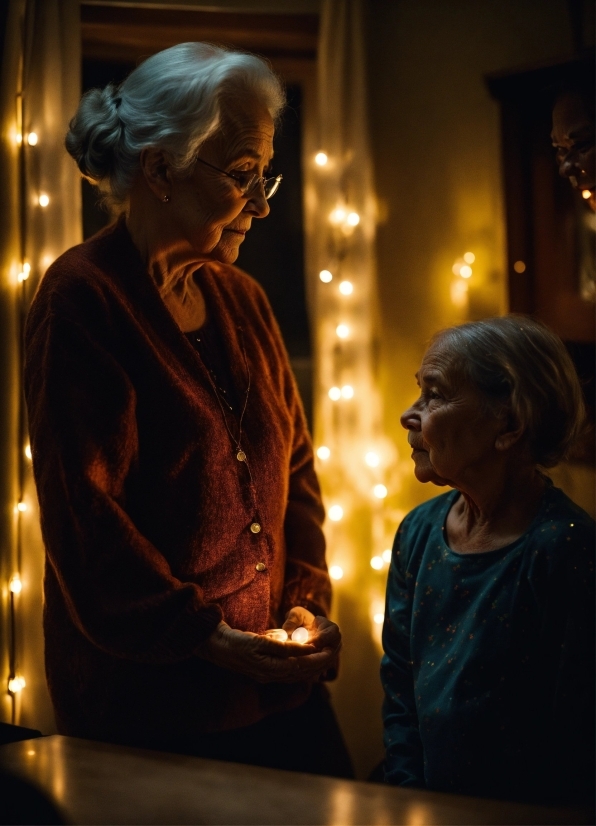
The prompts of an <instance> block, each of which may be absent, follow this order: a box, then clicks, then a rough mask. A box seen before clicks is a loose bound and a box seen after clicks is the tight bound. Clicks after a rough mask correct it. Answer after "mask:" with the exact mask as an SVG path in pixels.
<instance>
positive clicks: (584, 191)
mask: <svg viewBox="0 0 596 826" xmlns="http://www.w3.org/2000/svg"><path fill="white" fill-rule="evenodd" d="M591 194H592V193H591V192H590V190H589V189H582V198H585V200H586V201H587V200H588V198H589V197H590V195H591Z"/></svg>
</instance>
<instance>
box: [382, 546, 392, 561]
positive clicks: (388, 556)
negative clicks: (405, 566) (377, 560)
mask: <svg viewBox="0 0 596 826" xmlns="http://www.w3.org/2000/svg"><path fill="white" fill-rule="evenodd" d="M381 556H382V558H383V562H384V563H385V564H386V565H389V563H390V562H391V548H387V550H385V551H383V553H382V554H381Z"/></svg>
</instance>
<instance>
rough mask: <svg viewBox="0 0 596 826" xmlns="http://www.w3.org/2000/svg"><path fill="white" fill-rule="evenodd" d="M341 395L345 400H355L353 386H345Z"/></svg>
mask: <svg viewBox="0 0 596 826" xmlns="http://www.w3.org/2000/svg"><path fill="white" fill-rule="evenodd" d="M341 394H342V396H343V397H344V399H353V398H354V388H353V387H352V385H351V384H344V386H343V387H342V389H341Z"/></svg>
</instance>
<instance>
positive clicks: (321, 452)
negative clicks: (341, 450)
mask: <svg viewBox="0 0 596 826" xmlns="http://www.w3.org/2000/svg"><path fill="white" fill-rule="evenodd" d="M317 456H318V457H319V459H322V460H323V461H324V462H326V461H327V459H328V458H329V457H330V456H331V451H330V450H329V448H328V447H325V445H321V447H319V448H318V449H317Z"/></svg>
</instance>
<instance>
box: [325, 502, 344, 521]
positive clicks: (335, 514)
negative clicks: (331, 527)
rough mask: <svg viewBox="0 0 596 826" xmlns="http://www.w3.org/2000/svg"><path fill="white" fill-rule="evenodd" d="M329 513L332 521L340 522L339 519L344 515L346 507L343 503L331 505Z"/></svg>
mask: <svg viewBox="0 0 596 826" xmlns="http://www.w3.org/2000/svg"><path fill="white" fill-rule="evenodd" d="M327 515H328V516H329V519H331V521H332V522H339V520H340V519H341V518H342V516H343V515H344V509H343V508H342V506H341V505H331V507H330V508H329V510H328V511H327Z"/></svg>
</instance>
